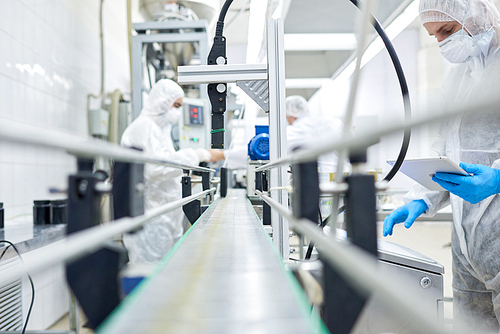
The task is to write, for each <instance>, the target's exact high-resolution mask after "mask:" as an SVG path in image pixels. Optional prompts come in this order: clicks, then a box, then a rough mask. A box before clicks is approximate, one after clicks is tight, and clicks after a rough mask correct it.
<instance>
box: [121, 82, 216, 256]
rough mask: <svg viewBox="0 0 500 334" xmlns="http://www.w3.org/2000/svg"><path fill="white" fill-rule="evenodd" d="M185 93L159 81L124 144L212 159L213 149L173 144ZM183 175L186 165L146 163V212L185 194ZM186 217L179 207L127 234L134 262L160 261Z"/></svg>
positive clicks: (177, 158) (191, 160)
mask: <svg viewBox="0 0 500 334" xmlns="http://www.w3.org/2000/svg"><path fill="white" fill-rule="evenodd" d="M183 96H184V92H183V91H182V88H181V87H180V86H179V85H177V84H176V83H175V82H174V81H171V80H166V79H163V80H160V81H158V82H157V83H156V84H155V86H154V87H153V88H152V89H151V91H150V93H149V97H148V99H147V100H146V103H145V107H144V108H143V109H142V111H141V113H140V115H139V116H138V117H137V118H136V119H135V120H134V121H133V122H132V123H131V124H130V125H129V126H128V127H127V129H126V130H125V132H124V133H123V137H122V140H121V144H122V145H123V146H127V147H137V148H141V149H143V151H144V152H146V153H149V154H153V155H156V156H158V157H162V158H164V159H165V160H169V161H174V162H178V163H183V164H189V165H198V164H199V162H200V160H206V161H208V159H209V158H210V153H209V152H208V151H206V150H198V151H195V150H193V149H184V150H179V151H175V149H174V146H173V144H172V139H171V135H170V132H171V129H172V125H173V124H175V123H176V122H177V120H178V117H179V115H180V110H178V109H175V108H172V106H173V104H174V102H175V101H176V100H177V99H179V98H181V97H183ZM181 175H182V169H178V168H171V167H166V166H162V165H157V164H146V166H145V172H144V178H145V183H146V190H145V193H144V205H145V209H146V212H148V211H149V210H151V209H154V208H157V207H159V206H161V205H164V204H167V203H169V202H172V201H175V200H179V199H181V198H182V189H181V183H180V180H181ZM183 218H184V213H183V212H182V209H181V208H179V209H176V210H174V211H171V212H168V213H165V214H163V215H161V216H159V217H156V218H154V219H152V220H151V221H150V222H149V223H147V224H146V225H144V228H143V229H142V230H140V231H139V232H137V233H134V234H126V235H124V238H123V241H124V244H125V247H126V248H127V250H128V252H129V258H130V262H131V263H156V262H158V261H160V260H161V259H162V258H163V256H165V254H167V252H168V251H169V250H170V248H172V246H173V245H174V244H175V243H176V242H177V241H178V240H179V239H180V237H181V236H182V234H183V228H182V219H183Z"/></svg>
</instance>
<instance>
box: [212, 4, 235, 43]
mask: <svg viewBox="0 0 500 334" xmlns="http://www.w3.org/2000/svg"><path fill="white" fill-rule="evenodd" d="M232 3H233V0H226V2H224V5H222V8H221V10H220V14H219V20H218V21H217V26H216V28H215V36H222V31H223V30H224V20H225V19H226V14H227V11H228V10H229V6H231V4H232Z"/></svg>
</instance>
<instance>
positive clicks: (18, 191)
mask: <svg viewBox="0 0 500 334" xmlns="http://www.w3.org/2000/svg"><path fill="white" fill-rule="evenodd" d="M99 5H100V0H84V1H81V0H0V122H1V121H2V120H4V119H7V120H12V121H16V122H20V123H24V124H30V125H35V126H38V127H42V128H46V129H51V130H55V131H60V132H63V133H70V134H74V135H78V136H82V137H85V136H87V130H86V129H87V114H86V109H87V95H88V94H89V93H92V94H98V93H99V90H100V42H99ZM104 38H105V45H106V48H105V55H106V56H105V67H106V70H105V88H106V92H112V91H114V90H115V89H120V90H121V91H122V92H129V90H130V79H129V62H128V61H129V60H128V45H127V33H126V1H123V0H106V1H104ZM93 103H94V104H95V103H96V102H95V101H94V102H93ZM97 103H98V102H97ZM97 105H98V104H97ZM97 105H94V106H97ZM75 167H76V166H75V159H74V158H73V157H71V156H69V155H68V154H66V153H63V152H60V151H57V150H52V149H46V148H42V147H34V146H30V145H21V144H12V143H6V142H1V141H0V202H3V203H4V208H5V216H6V222H5V224H6V225H7V226H8V225H9V224H13V223H14V222H16V221H31V219H32V205H33V204H32V203H33V200H36V199H54V198H57V197H60V196H61V195H50V194H49V193H48V188H49V187H52V186H56V187H61V188H64V187H66V179H67V176H68V174H69V173H72V172H74V171H75V170H76V168H75ZM33 279H34V281H35V286H36V298H35V307H34V310H33V313H32V315H31V320H30V322H29V327H28V328H31V329H44V328H46V327H48V326H50V325H51V324H52V323H53V322H54V321H55V320H57V319H58V318H59V317H60V316H61V315H63V314H64V313H65V312H66V311H67V308H68V295H67V288H66V286H65V282H64V275H63V270H62V267H57V268H50V269H48V270H46V271H44V272H42V273H40V274H37V275H35V277H33ZM24 283H25V285H24V296H23V298H24V302H25V303H24V305H25V308H24V311H25V312H26V311H27V307H28V305H29V301H30V296H31V291H30V287H29V284H28V282H27V281H25V282H24Z"/></svg>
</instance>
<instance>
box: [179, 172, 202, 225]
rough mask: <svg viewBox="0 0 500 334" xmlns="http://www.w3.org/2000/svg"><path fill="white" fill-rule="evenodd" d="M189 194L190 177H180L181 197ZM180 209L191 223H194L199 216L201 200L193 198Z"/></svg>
mask: <svg viewBox="0 0 500 334" xmlns="http://www.w3.org/2000/svg"><path fill="white" fill-rule="evenodd" d="M188 196H191V177H190V176H183V177H182V198H184V197H188ZM182 211H183V212H184V214H185V215H186V217H187V219H188V220H189V222H190V223H191V224H194V223H195V222H196V221H197V220H198V218H200V216H201V202H200V200H198V199H197V200H194V201H192V202H189V203H188V204H186V205H183V206H182Z"/></svg>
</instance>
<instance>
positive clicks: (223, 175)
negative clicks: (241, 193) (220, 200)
mask: <svg viewBox="0 0 500 334" xmlns="http://www.w3.org/2000/svg"><path fill="white" fill-rule="evenodd" d="M227 181H228V180H227V168H224V167H221V169H220V196H221V197H226V195H227Z"/></svg>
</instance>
